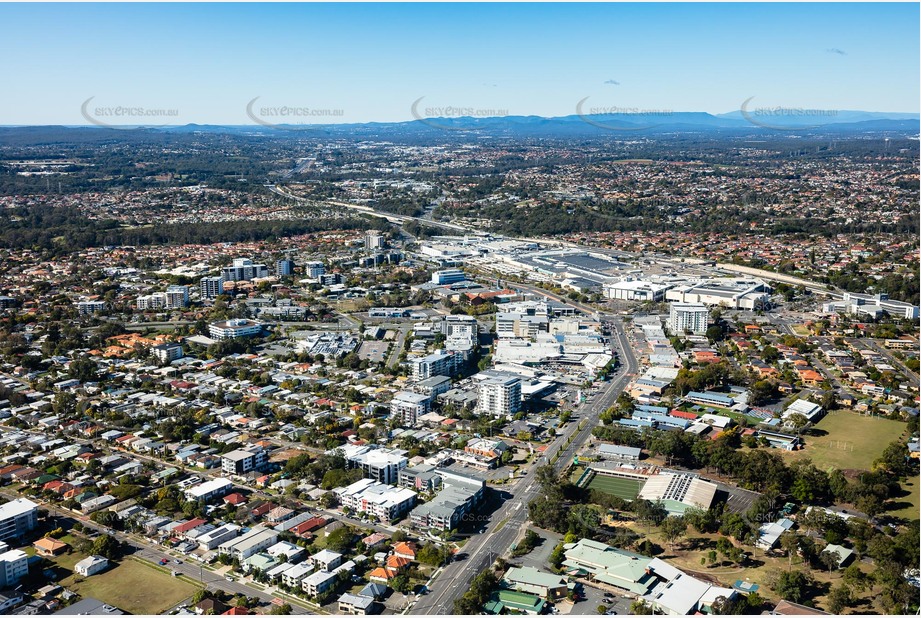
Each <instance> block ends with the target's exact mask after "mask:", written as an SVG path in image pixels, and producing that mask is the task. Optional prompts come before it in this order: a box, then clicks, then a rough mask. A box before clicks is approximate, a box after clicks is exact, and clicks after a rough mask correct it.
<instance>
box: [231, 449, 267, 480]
mask: <svg viewBox="0 0 921 618" xmlns="http://www.w3.org/2000/svg"><path fill="white" fill-rule="evenodd" d="M267 461H268V456H267V454H266V452H265V449H264V448H262V447H261V446H250V447H247V448H242V449H236V450H234V451H230V452H229V453H224V454H223V455H221V472H223V473H224V474H237V475H241V476H242V475H244V474H247V473H249V472H253V471H256V470H259V469H261V468H262V467H263V466H265V464H266V462H267Z"/></svg>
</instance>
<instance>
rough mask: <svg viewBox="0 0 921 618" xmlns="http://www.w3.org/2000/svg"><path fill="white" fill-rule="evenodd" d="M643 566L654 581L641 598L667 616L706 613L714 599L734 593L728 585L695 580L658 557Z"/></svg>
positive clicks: (656, 610)
mask: <svg viewBox="0 0 921 618" xmlns="http://www.w3.org/2000/svg"><path fill="white" fill-rule="evenodd" d="M647 568H648V569H649V572H650V573H651V574H652V575H653V576H654V577H655V578H656V580H657V582H656V585H655V586H654V587H653V589H652V590H651V591H649V592H648V593H647V594H646V595H644V596H643V600H644V601H646V603H648V604H649V605H650V606H652V609H653V611H655V612H656V613H661V614H665V615H667V616H692V615H694V614H709V613H712V612H711V611H710V609H711V608H712V606H713V603H714V602H715V601H716V600H717V599H718V598H720V597H723V598H725V599H727V600H731V599H733V598H734V597H735V596H736V595H738V593H737V592H736V591H735V590H733V589H732V588H723V587H722V586H714V585H713V584H710V583H708V582H705V581H702V580H699V579H697V578H695V577H692V576H690V575H688V574H687V573H684V572H683V571H681V570H679V569H676V568H675V567H673V566H671V565H670V564H668V563H666V562H664V561H662V560H660V559H658V558H653V559H652V560H651V561H650V562H649V565H648V567H647Z"/></svg>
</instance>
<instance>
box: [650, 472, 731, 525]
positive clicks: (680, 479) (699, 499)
mask: <svg viewBox="0 0 921 618" xmlns="http://www.w3.org/2000/svg"><path fill="white" fill-rule="evenodd" d="M716 490H717V486H716V483H711V482H710V481H705V480H703V479H702V478H700V477H699V476H698V475H697V474H695V473H693V472H681V473H679V472H660V473H659V474H656V475H654V476H651V477H649V480H647V481H646V482H645V483H644V484H643V487H642V489H640V494H639V498H641V499H643V500H649V501H650V502H657V501H661V502H662V504H663V506H665V508H666V509H667V510H668V512H669V514H673V515H681V514H683V513H684V511H685V510H687V509H688V508H692V507H694V508H700V509H704V510H707V509H709V508H710V506H711V505H712V504H713V499H714V498H715V497H716Z"/></svg>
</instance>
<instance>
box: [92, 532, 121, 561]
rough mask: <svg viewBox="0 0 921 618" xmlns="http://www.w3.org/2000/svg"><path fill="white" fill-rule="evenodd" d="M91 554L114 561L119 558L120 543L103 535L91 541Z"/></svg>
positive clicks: (111, 537)
mask: <svg viewBox="0 0 921 618" xmlns="http://www.w3.org/2000/svg"><path fill="white" fill-rule="evenodd" d="M92 552H93V553H94V554H96V555H97V556H102V557H103V558H108V559H109V560H115V559H117V558H118V557H120V556H121V543H119V542H118V541H117V540H116V539H115V537H113V536H110V535H108V534H103V535H100V536H98V537H96V540H94V541H93V546H92Z"/></svg>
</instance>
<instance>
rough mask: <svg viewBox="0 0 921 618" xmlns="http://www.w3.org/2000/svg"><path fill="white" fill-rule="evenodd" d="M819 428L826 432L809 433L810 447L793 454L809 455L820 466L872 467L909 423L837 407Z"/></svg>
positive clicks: (794, 456) (844, 467)
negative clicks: (816, 434) (817, 434)
mask: <svg viewBox="0 0 921 618" xmlns="http://www.w3.org/2000/svg"><path fill="white" fill-rule="evenodd" d="M815 428H816V429H817V430H818V432H819V433H821V434H822V435H819V436H810V435H808V434H807V435H806V436H805V439H806V448H804V449H802V450H800V451H794V452H792V453H788V452H787V451H779V452H780V453H781V454H787V455H789V456H790V457H791V458H794V459H799V458H805V457H809V458H810V459H812V462H813V463H814V464H815V465H816V466H818V467H819V468H821V469H823V470H826V469H828V468H830V467H834V468H838V469H841V470H843V469H846V468H854V469H857V470H869V469H871V468H872V466H873V461H874V460H875V459H876V458H877V457H879V456H880V455H881V454H882V452H883V449H885V448H886V446H887V445H888V444H889V443H890V442H893V441H894V440H898V438H899V436H901V435H902V433H903V432H904V431H905V423H901V422H899V421H891V420H889V419H888V418H881V417H878V416H877V417H874V416H864V415H861V414H857V413H856V412H851V411H849V410H833V411H832V412H831V413H829V414H827V415H826V416H825V417H824V418H822V419H821V420H820V421H819V422H818V423H816V425H815Z"/></svg>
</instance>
